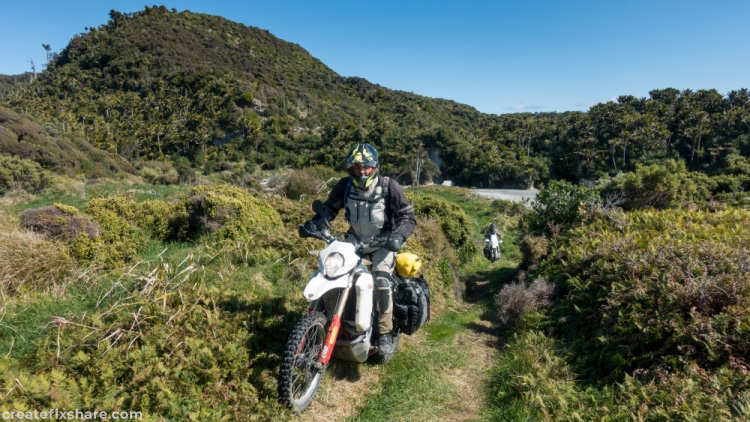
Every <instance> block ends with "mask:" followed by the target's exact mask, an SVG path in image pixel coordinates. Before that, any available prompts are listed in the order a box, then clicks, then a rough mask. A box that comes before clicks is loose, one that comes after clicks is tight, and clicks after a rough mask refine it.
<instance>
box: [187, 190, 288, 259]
mask: <svg viewBox="0 0 750 422" xmlns="http://www.w3.org/2000/svg"><path fill="white" fill-rule="evenodd" d="M183 206H184V208H185V210H186V211H187V213H188V218H187V222H188V226H189V229H188V232H189V233H191V234H192V235H201V234H204V233H205V234H210V238H209V239H208V241H209V242H210V243H211V244H212V246H213V247H216V248H220V249H221V251H222V253H223V254H224V255H226V256H227V257H229V259H230V260H232V261H234V262H243V263H248V264H257V263H263V262H268V261H271V260H274V259H278V257H279V256H280V254H281V253H282V251H281V250H279V248H276V247H274V244H275V242H278V241H279V240H280V239H282V238H283V237H284V226H283V223H282V220H281V217H280V216H279V213H278V212H276V210H275V209H274V208H273V207H271V206H269V205H268V203H267V202H265V201H264V200H262V199H258V198H255V197H253V196H252V195H251V194H250V193H248V192H247V191H245V190H242V189H240V188H237V187H233V186H228V185H223V186H196V187H195V188H193V190H192V191H191V194H190V197H189V198H188V199H187V200H186V201H184V203H183Z"/></svg>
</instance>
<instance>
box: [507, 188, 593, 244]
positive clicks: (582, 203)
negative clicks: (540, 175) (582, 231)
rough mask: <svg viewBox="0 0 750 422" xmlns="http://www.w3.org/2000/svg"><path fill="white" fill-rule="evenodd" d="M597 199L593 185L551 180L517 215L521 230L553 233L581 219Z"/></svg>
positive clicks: (575, 223)
mask: <svg viewBox="0 0 750 422" xmlns="http://www.w3.org/2000/svg"><path fill="white" fill-rule="evenodd" d="M599 203H600V199H599V194H598V193H597V191H596V190H595V189H592V188H588V187H585V186H578V185H574V184H572V183H569V182H566V181H564V180H552V181H551V182H549V185H548V186H546V187H543V188H542V189H541V190H540V191H539V194H538V195H537V196H536V199H535V201H534V202H533V203H532V204H531V211H530V212H529V213H527V214H526V215H524V216H523V218H522V219H521V223H520V224H521V230H522V231H523V232H525V233H529V234H537V235H538V234H545V235H548V236H553V235H557V234H558V233H560V232H563V231H566V230H569V229H570V228H572V227H574V226H575V225H577V224H580V223H581V222H582V221H583V218H584V216H585V215H586V214H587V212H588V211H589V210H591V209H593V208H594V207H596V206H597V205H598V204H599Z"/></svg>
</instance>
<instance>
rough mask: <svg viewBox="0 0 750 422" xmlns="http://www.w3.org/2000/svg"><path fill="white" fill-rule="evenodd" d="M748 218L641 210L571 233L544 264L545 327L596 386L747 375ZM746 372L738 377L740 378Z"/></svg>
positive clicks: (740, 213)
mask: <svg viewBox="0 0 750 422" xmlns="http://www.w3.org/2000/svg"><path fill="white" fill-rule="evenodd" d="M748 256H750V212H749V211H744V210H738V209H728V210H726V211H719V212H715V213H710V212H699V211H663V212H657V211H641V212H634V213H631V214H626V215H625V223H624V225H617V224H612V223H610V222H609V221H608V220H606V219H598V220H596V221H595V222H593V223H591V224H589V225H586V226H583V227H580V228H577V229H574V230H572V231H571V232H570V233H569V235H568V236H567V237H566V241H565V242H564V244H563V245H562V246H560V247H559V248H558V249H557V250H555V251H553V253H552V254H551V255H550V257H549V258H548V259H547V260H545V261H544V262H543V263H542V266H541V269H540V274H541V275H542V276H544V277H547V278H548V279H549V280H550V281H553V282H555V283H556V284H557V287H558V289H559V290H560V293H561V300H560V301H559V302H558V303H557V304H556V305H555V306H554V307H553V308H552V309H553V311H552V320H553V321H555V325H556V326H557V330H558V331H559V332H560V333H561V334H562V335H563V338H564V339H565V340H566V341H568V342H569V343H570V345H571V346H570V347H571V350H572V351H573V352H574V353H575V357H576V361H577V362H578V364H579V365H580V367H581V371H582V373H583V374H585V375H586V376H587V377H592V378H594V379H610V380H612V379H614V380H621V379H622V376H623V375H624V374H625V373H634V371H635V372H642V373H650V374H655V373H659V371H661V372H663V373H669V372H670V371H674V370H685V368H687V367H689V366H690V365H693V364H695V365H697V366H698V367H699V368H702V369H703V370H705V371H708V372H706V374H707V376H708V375H710V373H711V372H712V371H714V370H716V369H718V368H728V369H732V370H738V371H746V370H747V368H750V330H748V328H747V327H750V314H748V313H747V311H746V310H747V309H748V307H750V273H748V272H747V266H748V265H750V262H749V261H748ZM743 368H745V369H743Z"/></svg>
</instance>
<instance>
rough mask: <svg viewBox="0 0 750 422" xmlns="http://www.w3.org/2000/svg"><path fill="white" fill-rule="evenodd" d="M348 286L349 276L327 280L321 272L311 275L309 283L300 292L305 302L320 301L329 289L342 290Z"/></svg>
mask: <svg viewBox="0 0 750 422" xmlns="http://www.w3.org/2000/svg"><path fill="white" fill-rule="evenodd" d="M348 284H349V275H348V274H344V275H342V276H341V277H339V278H336V279H333V280H331V279H328V278H325V277H324V276H323V273H322V272H321V271H318V272H316V273H315V274H313V276H312V278H311V279H310V281H308V282H307V286H305V291H304V292H302V296H303V297H304V298H305V300H306V301H308V302H311V301H313V300H316V299H320V297H321V296H323V294H324V293H325V292H327V291H329V290H331V289H343V288H345V287H346V286H347V285H348Z"/></svg>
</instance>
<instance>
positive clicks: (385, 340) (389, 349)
mask: <svg viewBox="0 0 750 422" xmlns="http://www.w3.org/2000/svg"><path fill="white" fill-rule="evenodd" d="M378 349H380V353H382V354H385V355H389V354H391V353H393V352H394V350H393V338H391V335H390V333H386V334H381V335H379V336H378Z"/></svg>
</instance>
